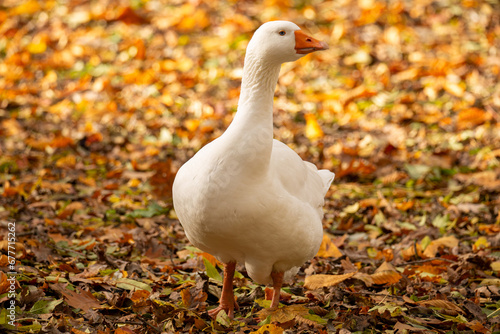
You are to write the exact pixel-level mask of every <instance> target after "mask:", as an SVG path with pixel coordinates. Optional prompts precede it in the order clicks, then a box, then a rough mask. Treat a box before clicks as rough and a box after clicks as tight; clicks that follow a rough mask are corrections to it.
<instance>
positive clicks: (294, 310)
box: [257, 305, 309, 324]
mask: <svg viewBox="0 0 500 334" xmlns="http://www.w3.org/2000/svg"><path fill="white" fill-rule="evenodd" d="M257 314H258V315H259V318H260V319H261V320H264V319H267V317H269V316H270V317H271V322H277V323H281V324H282V323H285V322H288V321H291V320H294V319H295V318H296V317H297V316H304V315H308V314H309V309H308V308H307V307H305V306H304V305H290V306H284V307H280V308H278V309H274V310H273V309H270V308H265V309H262V310H260V311H259V312H258V313H257Z"/></svg>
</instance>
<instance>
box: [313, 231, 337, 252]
mask: <svg viewBox="0 0 500 334" xmlns="http://www.w3.org/2000/svg"><path fill="white" fill-rule="evenodd" d="M316 256H318V257H341V256H342V253H341V252H340V251H339V249H338V248H337V246H335V244H334V243H333V241H332V239H331V237H330V236H329V235H328V234H326V233H325V234H323V240H322V241H321V246H319V250H318V253H317V254H316Z"/></svg>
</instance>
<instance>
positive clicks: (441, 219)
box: [432, 215, 450, 233]
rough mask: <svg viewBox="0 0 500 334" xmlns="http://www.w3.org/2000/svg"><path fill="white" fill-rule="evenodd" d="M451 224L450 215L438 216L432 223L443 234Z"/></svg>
mask: <svg viewBox="0 0 500 334" xmlns="http://www.w3.org/2000/svg"><path fill="white" fill-rule="evenodd" d="M449 222H450V218H449V216H448V215H442V216H441V215H437V216H436V218H434V220H433V221H432V225H433V226H435V227H437V228H439V231H440V232H441V233H443V232H444V231H445V230H446V228H447V227H448V224H449Z"/></svg>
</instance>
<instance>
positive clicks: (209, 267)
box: [203, 258, 222, 281]
mask: <svg viewBox="0 0 500 334" xmlns="http://www.w3.org/2000/svg"><path fill="white" fill-rule="evenodd" d="M203 264H204V265H205V270H206V271H207V276H208V277H210V278H212V279H214V280H216V281H222V276H221V275H220V274H219V271H218V270H217V268H215V266H214V265H213V264H211V263H210V261H208V260H207V259H205V258H203Z"/></svg>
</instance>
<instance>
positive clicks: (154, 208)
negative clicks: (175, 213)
mask: <svg viewBox="0 0 500 334" xmlns="http://www.w3.org/2000/svg"><path fill="white" fill-rule="evenodd" d="M168 211H169V210H168V209H167V208H164V207H162V206H160V205H159V204H158V203H156V202H152V203H151V204H149V205H148V207H147V208H146V209H137V210H134V211H132V212H131V213H129V214H128V216H130V217H133V218H151V217H154V216H159V215H162V214H164V213H168Z"/></svg>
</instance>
